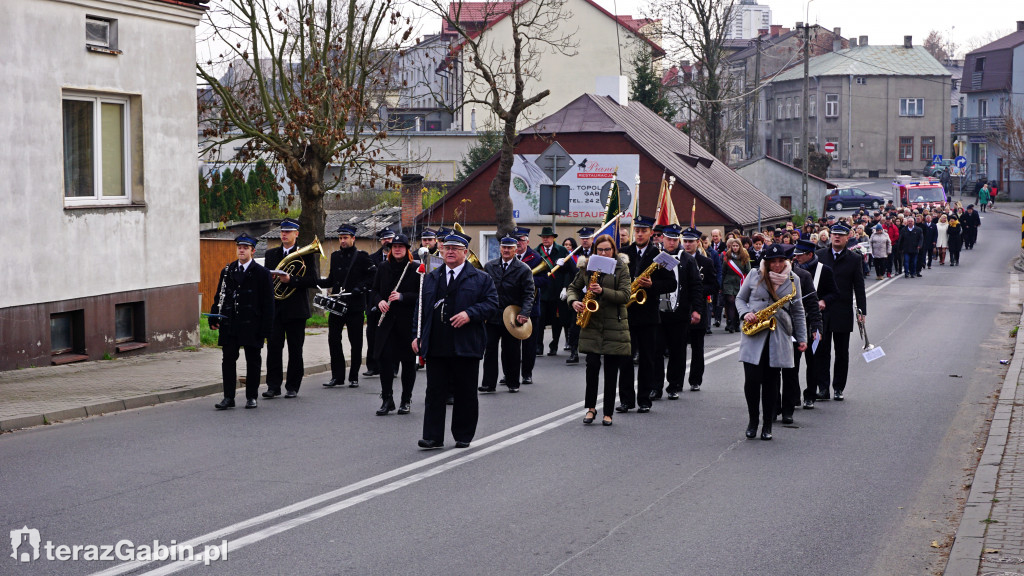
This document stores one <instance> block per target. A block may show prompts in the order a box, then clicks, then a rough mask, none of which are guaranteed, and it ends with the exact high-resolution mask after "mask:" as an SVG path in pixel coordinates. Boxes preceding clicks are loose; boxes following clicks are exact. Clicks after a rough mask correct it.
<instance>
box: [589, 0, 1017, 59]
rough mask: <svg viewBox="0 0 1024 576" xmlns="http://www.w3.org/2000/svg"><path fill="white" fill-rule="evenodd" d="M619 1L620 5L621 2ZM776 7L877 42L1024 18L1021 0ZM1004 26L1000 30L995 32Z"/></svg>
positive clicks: (962, 32) (816, 1) (978, 31)
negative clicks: (808, 15) (933, 31)
mask: <svg viewBox="0 0 1024 576" xmlns="http://www.w3.org/2000/svg"><path fill="white" fill-rule="evenodd" d="M737 1H738V0H737ZM596 2H597V3H598V4H600V5H601V6H602V7H603V8H604V9H606V10H608V11H609V12H615V9H616V8H617V10H618V13H619V14H631V15H634V16H639V15H642V14H643V13H644V8H645V6H647V5H648V0H616V2H614V3H613V1H612V0H596ZM615 4H617V6H615ZM758 4H760V5H767V6H768V7H770V8H771V9H772V24H781V25H782V26H785V27H786V28H792V27H793V26H795V25H796V23H797V22H803V21H805V20H809V21H810V22H811V23H812V24H820V25H821V26H824V27H826V28H829V29H832V28H836V27H839V28H842V35H843V37H844V38H851V37H859V36H867V37H868V38H869V42H870V43H871V44H903V37H904V36H907V35H909V36H913V37H914V44H916V45H919V44H921V43H922V42H923V41H924V39H925V37H926V36H927V35H928V32H929V31H931V30H938V31H939V32H942V33H943V34H944V35H946V36H950V35H952V40H953V42H955V43H956V44H957V45H959V49H958V50H959V51H961V52H962V51H963V50H964V48H965V47H966V46H968V45H970V43H971V41H972V40H974V39H976V38H979V37H982V36H984V35H988V34H991V35H992V39H995V38H998V37H999V36H1004V35H1005V34H1007V33H1009V32H1012V31H1014V30H1016V29H1017V24H1016V22H1017V20H1024V2H1020V0H971V1H969V2H964V1H962V0H813V1H812V2H811V3H810V7H809V14H810V17H809V18H808V17H807V14H808V5H807V2H806V0H772V1H766V0H758ZM996 32H998V34H994V33H996Z"/></svg>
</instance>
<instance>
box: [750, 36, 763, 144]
mask: <svg viewBox="0 0 1024 576" xmlns="http://www.w3.org/2000/svg"><path fill="white" fill-rule="evenodd" d="M753 124H754V130H753V132H754V135H753V137H752V138H751V144H750V148H751V150H759V149H760V148H761V146H760V142H759V138H760V137H759V131H758V128H759V127H760V124H761V35H760V34H758V35H757V53H756V54H754V122H753Z"/></svg>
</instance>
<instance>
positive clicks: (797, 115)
mask: <svg viewBox="0 0 1024 576" xmlns="http://www.w3.org/2000/svg"><path fill="white" fill-rule="evenodd" d="M793 118H803V116H801V115H800V98H793Z"/></svg>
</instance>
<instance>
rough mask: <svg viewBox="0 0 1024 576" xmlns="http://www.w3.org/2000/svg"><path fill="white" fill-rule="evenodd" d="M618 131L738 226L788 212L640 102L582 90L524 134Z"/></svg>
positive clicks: (785, 215) (786, 214)
mask: <svg viewBox="0 0 1024 576" xmlns="http://www.w3.org/2000/svg"><path fill="white" fill-rule="evenodd" d="M571 132H600V133H621V134H624V135H625V137H626V138H627V139H629V140H631V141H632V142H633V143H634V144H636V146H637V147H638V148H640V149H641V150H643V151H644V152H645V153H646V154H647V155H648V156H649V157H650V158H651V159H652V160H654V161H655V162H657V163H658V164H659V165H661V167H662V168H663V169H665V170H667V171H668V172H669V174H670V175H672V176H675V177H676V179H677V180H679V182H680V183H681V184H682V185H683V186H685V187H686V188H687V189H689V190H691V191H692V192H693V193H694V195H696V196H697V197H698V198H700V199H701V200H703V201H704V202H706V203H707V204H708V205H709V206H711V207H712V208H714V209H715V210H717V211H718V212H719V213H720V214H722V215H723V216H725V217H727V218H729V219H731V220H732V221H733V222H734V223H736V224H739V225H741V226H752V225H755V224H757V219H758V211H757V209H758V207H760V208H761V218H762V219H763V220H767V221H770V220H777V219H782V218H786V217H788V216H789V215H790V213H789V212H787V211H786V210H785V209H784V208H782V206H779V204H778V203H776V202H775V201H774V200H772V199H771V198H769V197H768V196H766V195H765V194H764V193H763V192H761V191H760V190H758V189H757V188H755V187H754V186H753V185H752V184H750V183H749V182H747V181H746V180H745V179H744V178H743V177H741V176H740V175H739V174H737V173H736V172H735V171H733V170H732V169H731V168H729V167H728V166H726V165H725V163H724V162H722V161H720V160H718V159H717V158H715V157H714V156H713V155H712V154H711V153H709V152H708V151H706V150H704V149H703V148H701V147H700V145H698V144H696V143H691V142H690V138H689V137H688V136H687V135H686V134H685V133H683V132H682V131H680V130H678V129H676V128H675V127H674V126H673V125H672V124H669V123H668V122H666V121H665V120H664V119H663V118H661V117H660V116H658V115H657V114H655V113H654V112H651V111H650V109H648V108H647V107H646V106H644V105H643V104H640V103H639V102H629V105H628V106H621V105H619V104H618V103H617V102H615V101H614V100H612V99H611V98H610V97H608V96H595V95H593V94H584V95H582V96H580V97H579V98H577V99H576V100H573V101H572V102H570V103H569V104H567V105H566V106H565V107H564V108H562V109H561V110H559V111H558V112H555V113H554V114H552V115H551V116H548V117H547V118H544V119H543V120H541V121H540V122H537V123H536V124H534V125H533V126H531V127H530V128H527V129H526V130H523V132H522V133H523V134H561V133H571Z"/></svg>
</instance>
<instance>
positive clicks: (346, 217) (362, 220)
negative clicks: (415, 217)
mask: <svg viewBox="0 0 1024 576" xmlns="http://www.w3.org/2000/svg"><path fill="white" fill-rule="evenodd" d="M342 224H350V225H352V226H355V227H356V238H373V237H374V235H376V234H377V232H380V231H381V230H383V229H385V228H390V229H392V230H394V231H395V232H399V231H400V229H401V224H402V209H401V208H399V207H398V206H388V207H385V208H380V209H370V210H332V211H329V212H327V222H326V223H325V224H324V239H325V240H326V239H328V238H337V237H338V232H337V230H338V226H341V225H342ZM280 234H281V227H280V226H275V227H274V228H273V229H272V230H270V231H269V232H267V233H266V234H264V235H262V236H260V239H267V238H277V237H278V236H279V235H280Z"/></svg>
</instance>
